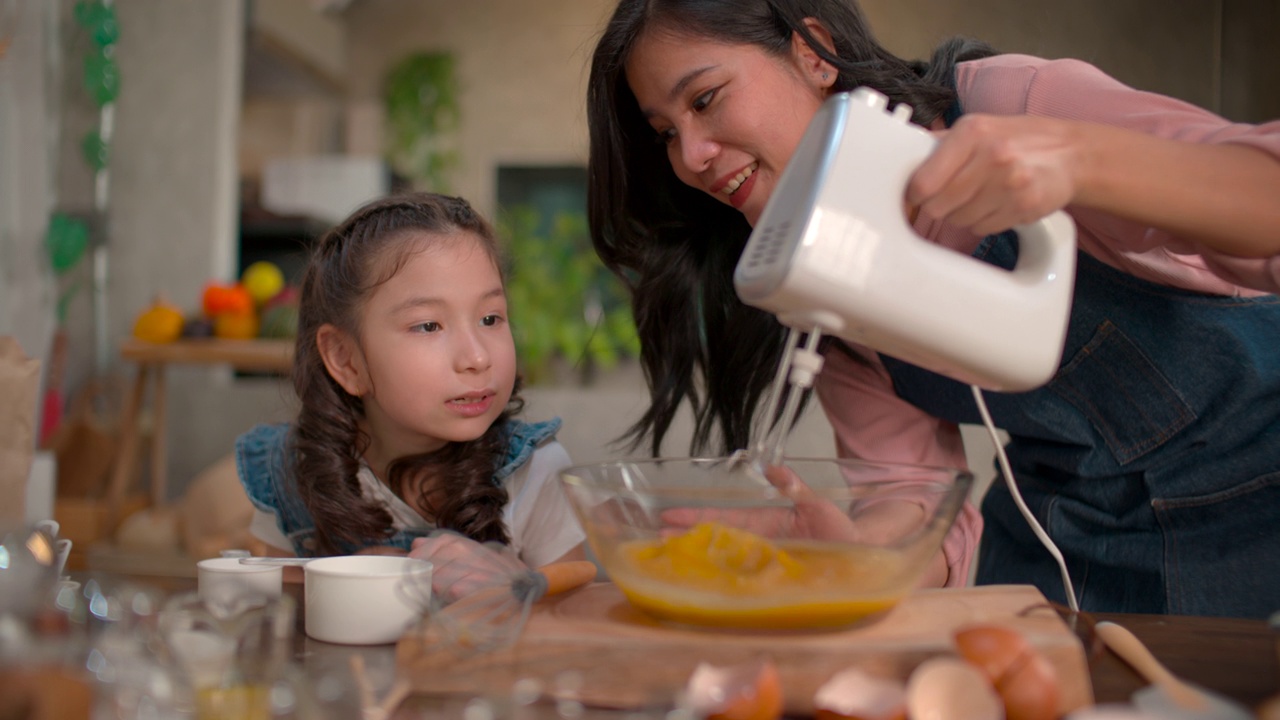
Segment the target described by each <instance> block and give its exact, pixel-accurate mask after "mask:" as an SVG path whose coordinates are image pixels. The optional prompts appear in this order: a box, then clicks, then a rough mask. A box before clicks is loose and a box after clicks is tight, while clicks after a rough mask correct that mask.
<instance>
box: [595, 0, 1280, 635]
mask: <svg viewBox="0 0 1280 720" xmlns="http://www.w3.org/2000/svg"><path fill="white" fill-rule="evenodd" d="M858 86H869V87H871V88H873V89H875V90H877V91H879V92H881V93H883V94H885V95H887V96H888V97H889V99H890V104H891V105H894V104H897V103H907V104H909V105H910V106H911V107H912V108H913V111H914V114H913V119H914V121H915V122H917V123H919V124H921V125H924V126H926V127H928V128H929V129H931V130H933V131H934V132H935V133H936V135H937V137H938V139H939V145H938V147H937V149H936V150H935V152H934V153H933V154H932V155H931V157H930V158H929V159H928V160H926V162H925V163H923V164H922V165H921V166H920V167H919V168H918V169H917V170H916V172H915V174H914V176H913V178H912V180H911V182H910V184H909V186H908V189H907V193H906V197H905V198H904V204H905V205H906V206H907V208H908V212H909V213H910V216H911V217H912V218H913V224H914V227H915V229H916V231H917V232H919V233H920V234H921V235H922V236H924V237H926V238H928V239H930V240H932V241H934V242H937V243H939V244H942V245H945V246H947V247H950V248H953V249H955V250H957V251H960V252H964V253H967V254H972V255H974V256H975V257H978V258H980V259H982V260H985V261H987V262H991V263H994V264H997V265H1002V266H1005V267H1010V266H1012V263H1013V262H1014V259H1015V258H1016V240H1012V239H1010V237H1009V236H1008V235H1007V234H999V235H997V234H995V233H1001V232H1002V231H1003V230H1005V229H1007V228H1009V227H1012V226H1015V225H1019V224H1023V223H1027V222H1030V221H1033V220H1035V219H1037V218H1040V217H1042V216H1044V215H1046V214H1048V213H1050V212H1052V211H1054V210H1058V209H1066V210H1067V211H1068V213H1069V214H1071V216H1072V217H1073V219H1074V220H1075V222H1076V225H1077V231H1078V239H1079V246H1080V250H1081V253H1080V258H1079V269H1078V277H1077V280H1076V286H1075V304H1074V307H1073V310H1072V317H1071V323H1070V328H1069V331H1068V337H1067V343H1066V349H1065V352H1064V355H1063V361H1062V365H1061V367H1060V369H1059V372H1058V373H1057V375H1056V376H1055V378H1054V379H1053V380H1052V381H1051V382H1050V383H1049V384H1048V385H1046V386H1045V387H1044V388H1041V389H1039V390H1036V391H1034V392H1029V393H1021V394H1010V395H999V394H989V400H988V403H989V405H990V407H991V410H992V413H993V415H994V417H995V421H996V424H997V425H999V426H1000V427H1003V428H1004V429H1005V430H1006V431H1007V432H1008V433H1009V434H1010V437H1011V441H1010V443H1009V445H1008V447H1007V450H1008V454H1009V459H1010V461H1011V463H1012V467H1013V469H1014V476H1015V477H1016V478H1017V479H1018V481H1019V483H1020V488H1021V489H1022V493H1023V495H1024V496H1025V498H1026V500H1027V502H1028V504H1029V505H1030V507H1031V508H1032V510H1033V511H1034V512H1035V513H1036V515H1037V517H1038V518H1039V520H1040V522H1041V523H1043V524H1044V525H1045V526H1046V528H1047V529H1048V531H1049V533H1050V535H1051V536H1052V537H1053V538H1054V540H1055V541H1056V542H1057V544H1058V545H1059V547H1060V548H1061V549H1062V551H1063V553H1064V555H1065V556H1066V558H1067V561H1068V566H1069V568H1070V571H1071V575H1072V577H1073V578H1074V579H1075V580H1076V583H1077V587H1076V591H1077V594H1078V596H1079V600H1080V605H1081V607H1082V608H1084V609H1089V610H1095V611H1128V612H1171V613H1188V614H1213V615H1240V616H1256V617H1261V616H1264V615H1266V614H1269V613H1270V612H1271V611H1273V610H1275V609H1276V608H1277V607H1278V606H1280V572H1276V570H1277V567H1278V566H1280V560H1277V558H1280V534H1278V533H1275V532H1273V531H1272V530H1271V529H1270V528H1274V527H1277V526H1278V525H1277V524H1278V523H1280V351H1278V350H1277V348H1280V299H1277V298H1276V297H1275V296H1274V295H1273V294H1272V293H1275V292H1276V291H1277V289H1280V202H1278V201H1277V198H1280V161H1278V158H1280V123H1268V124H1266V125H1259V126H1251V125H1239V124H1232V123H1229V122H1227V121H1226V120H1223V119H1222V118H1220V117H1217V116H1215V115H1213V114H1211V113H1208V112H1205V111H1203V110H1201V109H1198V108H1195V107H1192V106H1190V105H1187V104H1185V103H1182V102H1179V101H1176V100H1173V99H1171V98H1166V97H1162V96H1158V95H1154V94H1150V93H1144V92H1139V91H1137V90H1134V89H1131V88H1128V87H1126V86H1124V85H1122V84H1120V83H1119V82H1117V81H1115V80H1114V79H1112V78H1109V77H1108V76H1106V75H1105V74H1103V73H1102V72H1100V71H1099V70H1097V69H1096V68H1093V67H1092V66H1089V65H1087V64H1085V63H1082V62H1078V61H1074V60H1063V61H1046V60H1041V59H1038V58H1032V57H1028V56H1021V55H999V54H997V53H996V52H995V51H994V50H993V49H991V48H990V47H988V46H986V45H983V44H981V43H977V42H973V41H965V40H953V41H950V42H947V43H945V44H943V45H942V46H941V47H939V48H938V49H937V50H936V51H935V53H934V55H933V57H932V59H931V60H930V61H929V62H928V63H922V62H909V61H906V60H902V59H900V58H897V57H895V56H893V55H892V54H891V53H889V52H888V51H887V50H885V49H884V48H882V47H880V46H879V45H878V44H877V43H876V42H875V40H874V38H873V37H872V35H871V33H870V31H869V29H868V27H867V24H866V22H865V19H864V18H863V16H862V15H861V13H860V12H859V10H858V9H857V8H856V7H855V6H853V5H852V4H851V2H850V0H621V2H619V4H618V6H617V8H616V10H615V12H614V14H613V16H612V18H611V19H610V21H609V24H608V25H607V27H606V29H605V31H604V33H603V35H602V37H601V38H600V40H599V43H598V45H597V47H596V50H595V54H594V58H593V61H592V68H591V76H590V80H589V89H588V120H589V123H590V132H591V155H590V167H589V176H590V187H589V213H590V223H591V231H592V237H593V241H594V243H595V246H596V249H597V251H598V252H599V254H600V256H601V257H602V259H603V260H604V261H605V263H606V264H607V265H608V266H609V267H610V268H611V269H612V270H614V271H615V272H616V273H618V274H619V275H620V276H621V277H622V278H623V279H624V280H625V281H627V282H628V283H629V285H630V287H631V289H632V291H633V302H634V311H635V317H636V321H637V326H638V328H639V331H640V336H641V341H642V346H643V353H642V362H643V364H644V366H645V370H646V374H647V377H648V378H649V381H650V388H651V399H652V403H651V407H650V408H649V410H648V411H647V412H646V413H645V415H644V416H643V417H642V418H641V419H640V420H639V422H637V423H636V425H635V426H634V427H633V428H632V429H631V432H630V437H631V439H632V440H633V441H634V442H635V443H637V444H640V443H643V442H645V441H646V439H647V440H648V441H649V442H650V447H651V448H652V449H653V451H654V452H655V453H656V452H657V448H659V447H660V444H661V441H662V438H663V436H664V434H665V433H666V431H667V430H668V429H669V427H670V423H671V420H672V417H673V415H674V413H675V412H676V410H677V408H678V407H679V405H680V403H682V402H684V401H686V400H688V401H690V402H691V403H692V405H693V408H694V412H695V416H696V432H695V436H694V441H693V444H694V448H693V449H694V450H695V451H697V450H699V449H701V448H704V447H706V446H708V445H710V444H711V440H712V435H713V432H717V431H718V440H719V441H720V446H721V449H723V450H728V449H732V448H739V447H745V445H746V442H747V436H748V433H749V428H750V426H751V422H752V418H753V414H754V412H755V410H756V407H757V404H758V401H759V399H760V396H761V394H762V391H763V390H764V389H765V388H766V387H767V386H768V384H769V383H770V381H771V380H772V378H773V372H774V370H775V367H776V363H777V360H778V357H779V354H780V351H781V344H782V337H783V335H782V330H781V328H780V326H779V325H778V323H777V322H776V321H775V320H774V319H773V318H772V317H771V316H769V315H768V314H766V313H762V312H759V311H756V310H753V309H752V308H749V307H747V306H745V305H743V304H742V303H741V302H740V301H739V300H738V299H737V297H736V296H735V294H734V291H733V285H732V279H731V276H732V271H733V268H734V266H735V264H736V262H737V260H738V256H739V254H740V253H741V251H742V248H743V246H744V244H745V242H746V239H747V236H748V235H749V233H750V230H751V225H752V223H753V222H754V221H755V220H756V219H757V218H758V217H759V216H760V214H761V212H762V211H763V209H764V206H765V203H766V202H767V201H768V198H769V195H770V193H771V192H772V190H773V189H774V187H775V186H776V184H777V182H778V179H779V176H780V175H781V173H782V171H783V168H784V167H785V166H786V164H787V161H788V160H789V158H790V156H791V153H792V152H793V150H794V148H795V147H796V144H797V143H798V142H799V139H800V137H801V135H802V134H803V132H804V130H805V128H806V127H807V124H808V122H809V120H810V119H811V118H812V117H813V115H814V113H815V112H816V111H817V109H818V108H819V107H820V106H821V104H822V102H823V101H824V100H825V99H826V98H827V97H829V96H830V95H831V94H832V93H836V92H842V91H848V90H852V89H853V88H855V87H858ZM909 293H910V290H909V288H904V301H909V300H910V295H909ZM826 358H827V362H826V369H825V370H824V372H823V373H822V375H821V376H820V377H819V379H818V386H817V389H818V395H819V398H820V399H821V401H822V403H823V406H824V409H825V410H826V413H827V416H828V418H829V419H830V420H831V423H832V426H833V427H834V429H835V431H836V435H837V448H838V451H839V453H840V454H841V455H843V456H857V457H863V458H868V459H874V460H882V461H897V462H915V463H926V464H932V465H950V466H955V465H963V464H964V455H963V447H962V445H961V442H960V436H959V432H958V428H957V423H965V422H977V421H978V415H977V411H976V408H975V407H974V406H973V403H972V398H971V396H970V395H969V394H968V391H967V388H965V387H964V386H962V385H960V384H959V383H956V382H953V381H951V380H948V379H946V378H943V377H940V376H937V375H934V374H932V373H929V372H927V371H924V370H922V369H920V368H916V367H912V366H910V365H907V364H905V363H902V362H899V361H896V360H893V359H892V358H888V357H882V356H879V355H877V354H876V353H874V352H872V351H870V350H868V349H866V348H860V347H856V346H851V345H846V344H844V343H832V344H830V345H829V346H828V347H827V351H826ZM983 516H984V519H985V531H984V534H983V536H982V537H983V543H982V550H981V557H980V562H979V567H978V581H979V582H1019V583H1034V584H1036V585H1038V586H1039V587H1040V588H1041V590H1042V591H1044V592H1045V594H1046V595H1047V596H1048V597H1050V598H1053V599H1057V600H1060V601H1061V600H1063V599H1064V594H1063V590H1062V588H1061V586H1060V584H1059V574H1058V570H1057V568H1056V565H1055V564H1054V561H1053V560H1052V558H1051V557H1050V555H1049V554H1048V553H1047V552H1046V551H1045V550H1044V549H1043V548H1042V547H1041V546H1040V544H1039V543H1038V542H1037V541H1036V539H1035V538H1034V536H1033V535H1032V533H1031V532H1030V530H1029V528H1028V527H1027V525H1026V523H1025V522H1024V521H1023V519H1022V518H1021V517H1020V515H1019V513H1018V512H1017V510H1016V507H1015V505H1014V503H1013V500H1012V497H1011V496H1010V494H1009V493H1008V492H1007V490H1006V489H1004V488H1003V487H1002V486H1001V485H1000V484H999V483H997V484H996V485H995V486H994V487H993V489H992V490H991V491H990V493H989V494H988V496H987V498H986V500H984V502H983ZM982 526H983V523H982V522H980V521H979V520H978V518H976V517H975V516H974V514H973V513H972V512H969V513H965V514H962V515H961V517H960V518H959V519H958V520H957V523H956V526H955V528H954V529H953V531H952V534H951V536H950V537H949V538H948V541H947V543H946V545H945V547H944V556H945V557H944V558H940V559H939V561H938V562H937V563H936V564H935V567H934V568H933V572H932V574H931V575H930V580H931V581H932V582H933V583H934V584H939V585H940V584H944V583H945V584H948V585H959V584H963V583H964V581H965V577H966V573H967V567H968V562H969V556H970V554H971V553H973V551H974V546H975V545H976V541H975V538H976V535H977V533H978V530H979V528H981V527H982ZM1227 582H1230V584H1231V586H1232V587H1233V592H1232V593H1230V596H1229V597H1221V596H1220V593H1219V592H1218V591H1217V587H1216V586H1219V585H1222V584H1225V583H1227Z"/></svg>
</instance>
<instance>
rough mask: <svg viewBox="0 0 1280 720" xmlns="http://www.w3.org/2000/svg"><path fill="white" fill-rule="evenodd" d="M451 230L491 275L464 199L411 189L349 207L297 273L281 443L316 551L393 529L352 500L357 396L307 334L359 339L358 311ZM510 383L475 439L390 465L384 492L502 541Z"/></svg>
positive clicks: (359, 410) (495, 254) (383, 514)
mask: <svg viewBox="0 0 1280 720" xmlns="http://www.w3.org/2000/svg"><path fill="white" fill-rule="evenodd" d="M460 233H463V234H466V235H467V236H469V238H471V237H473V238H474V239H475V240H476V241H477V242H478V243H479V244H480V245H481V247H482V248H483V249H484V250H485V252H487V253H489V256H490V257H491V258H492V259H493V261H494V266H495V267H498V268H502V263H501V261H500V257H499V255H500V253H499V249H498V245H497V242H496V241H495V239H494V234H493V230H492V228H491V227H490V225H489V223H487V222H486V221H485V220H484V218H482V217H481V216H480V215H479V214H478V213H477V212H476V211H475V210H473V209H472V208H471V206H470V205H469V204H468V203H467V202H466V201H465V200H462V199H460V198H455V197H449V196H446V195H435V194H429V193H412V194H406V195H397V196H393V197H388V198H384V199H381V200H376V201H373V202H371V203H369V204H367V205H365V206H364V207H361V208H360V209H358V210H356V211H355V212H354V213H353V214H352V215H351V216H350V217H348V218H347V219H346V220H344V221H342V222H341V223H340V224H338V225H337V226H336V227H334V228H333V229H331V230H330V231H329V232H328V233H326V234H325V235H324V236H323V237H322V238H321V239H320V241H319V242H318V243H317V245H316V248H315V250H314V252H313V253H312V255H311V259H310V261H309V263H308V264H307V268H306V270H305V271H304V273H303V278H302V286H301V297H300V299H299V306H298V340H297V345H296V351H295V357H294V366H293V387H294V390H295V391H296V392H297V394H298V398H299V399H300V400H301V409H300V410H299V412H298V417H297V420H296V421H295V423H294V424H293V429H292V434H291V436H290V449H291V451H292V452H291V453H290V457H291V459H292V464H293V473H292V476H293V477H294V479H295V482H296V483H297V490H298V494H299V496H300V497H301V498H302V501H303V503H304V504H305V505H306V507H307V509H308V510H309V511H310V513H311V517H312V519H314V520H315V527H316V535H315V537H316V551H317V553H318V554H321V555H331V554H338V553H341V552H344V551H345V549H344V545H346V546H355V547H363V546H366V545H370V544H377V543H378V542H379V541H380V540H382V539H385V538H386V537H387V536H389V535H390V534H392V529H391V516H390V514H389V513H388V512H387V511H386V510H385V509H384V508H383V507H382V506H381V505H380V504H378V503H376V502H370V501H369V500H366V499H365V498H364V497H363V496H362V495H361V493H360V484H359V481H358V480H357V479H356V473H357V472H358V471H359V470H360V464H361V456H362V455H363V453H364V451H365V449H367V448H368V446H369V437H368V436H367V435H366V434H365V433H363V432H362V431H361V429H360V426H359V419H360V418H361V416H362V415H363V413H364V408H363V406H362V403H361V400H360V398H358V397H354V396H352V395H349V394H347V392H346V391H345V390H343V388H342V386H341V385H339V384H338V383H337V382H336V381H335V380H334V379H333V378H332V377H330V376H329V373H328V372H327V371H326V370H325V366H324V361H323V360H322V359H321V357H320V351H319V349H318V348H317V346H316V333H317V331H319V329H320V328H321V326H323V325H325V324H330V325H333V326H335V327H337V328H339V329H340V330H342V331H343V332H345V333H347V334H348V335H349V336H350V337H352V338H359V337H360V322H359V321H360V314H359V311H360V307H361V306H362V304H363V302H364V300H365V299H366V298H367V297H368V296H369V294H370V293H371V292H373V290H374V289H375V288H377V287H378V286H379V285H381V284H382V283H384V282H386V281H387V280H389V279H390V278H391V277H392V276H393V275H395V273H396V272H398V271H399V270H400V268H401V267H402V266H403V265H404V263H405V261H406V260H407V259H408V257H409V255H410V254H411V253H412V252H415V251H417V250H420V249H421V247H422V243H423V242H432V241H434V240H436V239H437V238H438V239H439V240H440V241H441V242H457V241H458V240H457V239H456V238H455V237H450V236H457V235H458V234H460ZM424 237H425V239H424ZM519 384H520V383H519V378H517V380H516V387H515V388H514V389H513V391H512V393H511V400H510V402H509V403H508V404H507V407H506V409H505V410H504V412H503V413H502V415H500V416H498V418H497V419H496V420H495V421H494V422H493V424H492V425H491V426H489V429H488V430H487V431H486V432H485V433H484V435H482V436H480V437H479V438H477V439H475V440H472V441H469V442H453V443H449V444H447V445H445V446H444V447H443V448H441V449H439V450H437V451H435V452H431V453H426V454H422V455H413V456H409V457H402V458H398V459H396V460H395V461H393V462H392V463H391V465H390V467H389V468H388V478H387V484H388V485H389V486H390V487H391V489H392V491H394V492H395V493H396V494H397V495H399V496H400V497H402V498H405V499H406V500H408V501H409V504H410V505H415V504H416V505H417V506H418V507H422V508H427V509H428V510H429V512H430V515H431V517H430V518H429V519H431V520H433V521H434V522H435V524H436V525H437V526H438V527H443V528H449V529H452V530H456V531H458V532H461V533H462V534H464V535H467V536H468V537H471V538H474V539H476V540H479V541H482V542H483V541H488V540H496V541H499V542H502V543H508V542H510V538H509V537H508V536H507V531H506V527H505V525H504V524H503V522H502V510H503V507H504V506H505V505H506V503H507V499H508V498H507V491H506V489H505V488H503V487H502V486H501V485H499V484H495V483H494V482H493V474H494V472H495V471H496V470H497V469H498V465H499V463H501V462H502V461H503V459H504V458H505V456H506V440H507V437H506V425H507V421H508V420H509V419H510V417H511V416H512V415H514V414H516V413H518V412H519V411H520V409H521V408H522V406H523V402H522V401H521V399H520V397H519ZM415 498H416V500H417V502H416V503H415V502H414V499H415Z"/></svg>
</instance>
